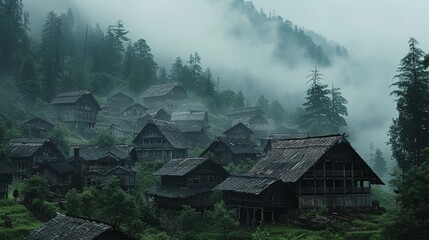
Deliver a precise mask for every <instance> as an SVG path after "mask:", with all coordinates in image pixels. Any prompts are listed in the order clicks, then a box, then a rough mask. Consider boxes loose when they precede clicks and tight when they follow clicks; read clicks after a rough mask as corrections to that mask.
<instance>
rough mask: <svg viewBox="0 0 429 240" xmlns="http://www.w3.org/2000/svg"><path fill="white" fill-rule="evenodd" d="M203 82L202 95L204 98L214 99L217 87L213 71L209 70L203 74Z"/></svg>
mask: <svg viewBox="0 0 429 240" xmlns="http://www.w3.org/2000/svg"><path fill="white" fill-rule="evenodd" d="M202 80H203V81H201V84H200V85H201V89H202V91H201V95H202V96H203V97H209V98H213V97H214V96H215V85H214V83H213V80H212V71H211V70H210V68H207V69H206V70H205V71H204V73H203V79H202Z"/></svg>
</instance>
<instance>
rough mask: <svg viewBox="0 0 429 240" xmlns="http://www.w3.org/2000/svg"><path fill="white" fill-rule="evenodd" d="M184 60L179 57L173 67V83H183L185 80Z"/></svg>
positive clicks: (171, 77)
mask: <svg viewBox="0 0 429 240" xmlns="http://www.w3.org/2000/svg"><path fill="white" fill-rule="evenodd" d="M184 68H185V67H184V65H183V60H182V58H180V57H178V58H176V60H175V61H174V63H173V65H172V66H171V70H170V75H169V78H170V80H171V81H172V82H181V83H183V81H184V78H185V73H184V72H185V69H184Z"/></svg>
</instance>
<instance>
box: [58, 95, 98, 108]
mask: <svg viewBox="0 0 429 240" xmlns="http://www.w3.org/2000/svg"><path fill="white" fill-rule="evenodd" d="M84 95H89V96H91V98H92V99H93V101H94V103H95V104H96V107H97V109H98V110H101V107H100V105H99V104H98V102H97V100H95V98H94V96H93V95H92V94H91V93H90V92H89V91H87V90H81V91H74V92H68V93H61V94H58V95H57V96H56V97H55V98H54V100H52V102H51V104H54V105H55V104H74V103H76V102H77V101H78V100H79V99H80V98H81V97H83V96H84Z"/></svg>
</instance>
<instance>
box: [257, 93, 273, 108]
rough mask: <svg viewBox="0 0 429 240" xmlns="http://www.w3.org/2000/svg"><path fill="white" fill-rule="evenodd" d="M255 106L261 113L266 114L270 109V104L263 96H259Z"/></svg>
mask: <svg viewBox="0 0 429 240" xmlns="http://www.w3.org/2000/svg"><path fill="white" fill-rule="evenodd" d="M257 105H258V106H259V107H260V108H261V110H262V111H265V112H267V111H268V109H269V107H270V102H269V101H268V99H266V98H265V96H264V95H261V96H259V98H258V102H257Z"/></svg>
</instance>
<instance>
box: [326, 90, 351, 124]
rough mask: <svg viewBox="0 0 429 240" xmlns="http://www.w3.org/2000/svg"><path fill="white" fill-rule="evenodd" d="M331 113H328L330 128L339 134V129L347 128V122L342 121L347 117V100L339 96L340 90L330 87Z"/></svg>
mask: <svg viewBox="0 0 429 240" xmlns="http://www.w3.org/2000/svg"><path fill="white" fill-rule="evenodd" d="M331 101H332V105H331V111H330V120H331V124H332V128H333V129H334V130H335V131H336V132H339V129H340V128H342V127H345V126H347V122H346V120H345V119H344V117H345V116H348V115H349V114H348V112H347V107H346V104H347V100H346V99H345V98H344V97H343V96H342V95H341V92H340V89H339V88H335V87H334V85H332V89H331Z"/></svg>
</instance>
